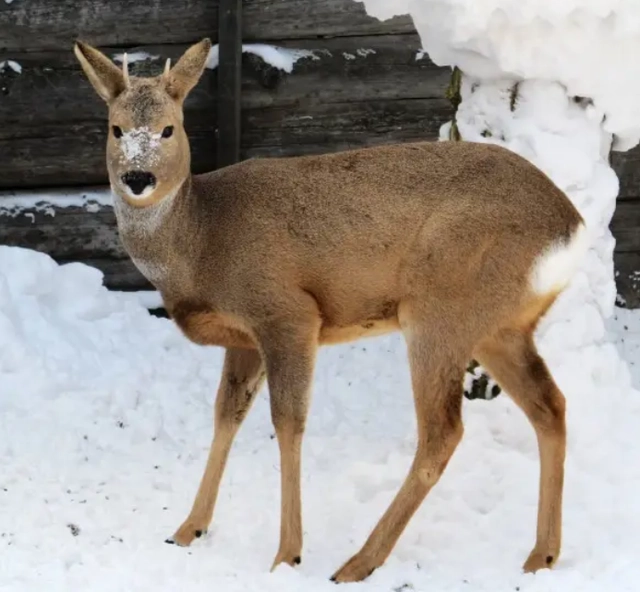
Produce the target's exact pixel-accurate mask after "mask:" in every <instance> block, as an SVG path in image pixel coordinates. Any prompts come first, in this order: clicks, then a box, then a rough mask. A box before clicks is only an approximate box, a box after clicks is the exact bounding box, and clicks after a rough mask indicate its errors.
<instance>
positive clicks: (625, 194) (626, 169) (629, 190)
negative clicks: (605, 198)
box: [611, 146, 640, 200]
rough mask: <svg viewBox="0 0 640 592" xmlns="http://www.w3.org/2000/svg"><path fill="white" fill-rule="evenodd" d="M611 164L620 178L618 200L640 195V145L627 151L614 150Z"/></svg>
mask: <svg viewBox="0 0 640 592" xmlns="http://www.w3.org/2000/svg"><path fill="white" fill-rule="evenodd" d="M611 165H612V166H613V169H614V170H615V171H616V173H617V175H618V178H619V179H620V193H619V195H618V200H625V199H635V198H636V197H637V196H639V195H640V146H636V147H635V148H633V149H632V150H628V151H627V152H612V153H611Z"/></svg>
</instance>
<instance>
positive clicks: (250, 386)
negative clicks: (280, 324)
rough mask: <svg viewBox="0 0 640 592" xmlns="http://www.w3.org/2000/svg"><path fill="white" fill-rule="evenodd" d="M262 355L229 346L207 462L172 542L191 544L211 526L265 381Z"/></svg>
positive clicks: (219, 388)
mask: <svg viewBox="0 0 640 592" xmlns="http://www.w3.org/2000/svg"><path fill="white" fill-rule="evenodd" d="M264 378H265V370H264V364H263V362H262V358H261V356H260V354H259V353H258V352H257V351H255V350H249V349H228V350H227V352H226V355H225V360H224V366H223V370H222V378H221V379H220V386H219V387H218V394H217V398H216V405H215V422H214V423H215V426H214V430H215V432H214V437H213V442H212V444H211V449H210V451H209V458H208V459H207V465H206V468H205V471H204V474H203V476H202V479H201V481H200V487H199V489H198V493H197V495H196V498H195V501H194V502H193V507H192V508H191V512H190V513H189V516H188V517H187V519H186V520H185V521H184V523H183V524H182V526H180V528H179V529H178V530H177V531H176V533H175V534H174V535H173V537H171V538H170V539H167V542H168V543H175V544H178V545H182V546H187V545H189V544H191V542H192V541H193V539H194V538H197V537H200V536H202V534H204V533H205V532H206V530H207V528H208V527H209V523H210V522H211V518H212V516H213V510H214V507H215V504H216V499H217V497H218V489H219V487H220V481H221V479H222V474H223V472H224V468H225V465H226V463H227V458H228V456H229V451H230V449H231V445H232V444H233V440H234V438H235V435H236V434H237V432H238V429H239V428H240V425H241V424H242V421H243V420H244V418H245V417H246V416H247V413H248V411H249V409H250V408H251V404H252V403H253V401H254V399H255V396H256V394H257V393H258V391H259V390H260V387H261V386H262V384H263V383H264Z"/></svg>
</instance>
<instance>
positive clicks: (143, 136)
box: [120, 127, 161, 166]
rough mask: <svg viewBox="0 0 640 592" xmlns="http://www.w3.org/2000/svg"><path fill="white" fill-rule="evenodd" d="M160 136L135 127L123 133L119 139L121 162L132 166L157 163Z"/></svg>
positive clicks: (148, 130)
mask: <svg viewBox="0 0 640 592" xmlns="http://www.w3.org/2000/svg"><path fill="white" fill-rule="evenodd" d="M160 138H161V134H160V133H159V132H153V131H152V130H150V129H149V128H148V127H136V128H133V129H131V130H128V131H126V132H123V134H122V137H121V138H120V148H121V150H122V160H123V161H125V162H127V163H129V164H133V165H137V166H143V165H153V164H157V163H158V161H159V159H160V158H159V157H160V154H159V148H160Z"/></svg>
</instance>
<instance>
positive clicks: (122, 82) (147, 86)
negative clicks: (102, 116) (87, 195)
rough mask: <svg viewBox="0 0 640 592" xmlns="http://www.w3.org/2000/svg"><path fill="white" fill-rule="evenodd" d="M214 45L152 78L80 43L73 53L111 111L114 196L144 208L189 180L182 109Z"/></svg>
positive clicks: (204, 44)
mask: <svg viewBox="0 0 640 592" xmlns="http://www.w3.org/2000/svg"><path fill="white" fill-rule="evenodd" d="M210 48H211V41H210V40H209V39H203V40H202V41H200V43H197V44H196V45H193V46H192V47H190V48H189V49H188V50H187V51H186V52H185V54H184V55H183V56H182V57H181V58H180V60H179V61H178V62H177V63H176V65H175V66H174V67H173V68H171V65H170V61H169V60H167V64H166V67H165V69H164V72H163V73H162V74H161V75H159V76H155V77H152V78H141V77H136V76H129V72H128V67H127V59H126V54H125V56H124V59H123V64H122V69H121V68H119V67H118V66H116V65H115V64H114V63H113V62H112V61H111V60H110V59H109V58H108V57H107V56H105V55H104V54H103V53H101V52H100V51H98V50H97V49H95V48H94V47H91V46H90V45H87V44H86V43H83V42H81V41H78V42H77V43H76V44H75V47H74V52H75V55H76V57H77V58H78V60H79V62H80V65H81V66H82V69H83V70H84V73H85V74H86V76H87V78H88V79H89V81H90V82H91V84H92V85H93V88H94V89H95V90H96V92H97V93H98V95H100V97H102V99H103V100H104V101H105V102H106V103H107V105H108V107H109V136H108V140H107V168H108V170H109V181H110V183H111V187H112V189H113V191H114V192H115V193H117V194H118V195H119V196H120V197H122V198H123V199H124V200H125V201H126V202H127V203H129V204H130V205H132V206H136V207H145V206H149V205H152V204H155V203H158V202H159V201H160V200H162V199H163V198H164V197H166V196H168V195H175V193H176V192H177V190H178V189H179V188H180V186H181V185H182V184H183V183H184V181H185V180H186V179H187V178H188V177H189V175H190V172H191V171H190V163H191V157H190V151H189V140H188V138H187V134H186V132H185V130H184V125H183V120H184V118H183V103H184V99H185V98H186V96H187V95H188V94H189V92H190V91H191V89H192V88H193V87H194V86H195V85H196V84H197V82H198V80H199V79H200V76H201V75H202V72H203V70H204V67H205V64H206V61H207V57H208V56H209V50H210Z"/></svg>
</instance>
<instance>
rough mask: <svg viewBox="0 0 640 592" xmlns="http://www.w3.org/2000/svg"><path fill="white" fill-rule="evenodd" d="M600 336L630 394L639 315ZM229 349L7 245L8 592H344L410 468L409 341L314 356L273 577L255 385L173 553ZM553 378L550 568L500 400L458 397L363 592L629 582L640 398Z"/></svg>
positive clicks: (528, 471)
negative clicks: (401, 530)
mask: <svg viewBox="0 0 640 592" xmlns="http://www.w3.org/2000/svg"><path fill="white" fill-rule="evenodd" d="M609 329H610V332H611V333H610V335H611V338H612V339H613V340H614V341H615V343H616V346H617V347H618V349H619V350H620V351H621V352H622V354H623V356H624V358H626V359H627V360H628V361H629V363H630V366H629V368H630V370H631V372H632V373H634V383H635V386H636V387H637V386H640V314H638V313H630V312H628V311H617V312H616V317H615V318H614V319H612V320H611V326H610V328H609ZM221 354H222V352H221V350H219V349H214V348H200V347H196V346H194V345H191V344H189V343H188V342H187V341H186V340H185V339H184V338H183V337H182V336H181V335H180V334H179V333H178V331H177V329H176V328H174V326H173V325H172V324H171V323H170V322H169V321H166V320H163V319H157V318H154V317H151V316H149V315H148V313H147V312H146V310H145V309H143V308H142V307H141V305H140V304H139V303H138V301H137V300H136V299H135V298H134V297H132V296H130V295H129V296H127V295H122V294H115V293H110V292H107V291H106V290H105V289H104V288H102V286H101V277H100V274H99V273H98V272H96V271H95V270H93V269H90V268H88V267H85V266H82V265H80V264H70V265H67V266H63V267H58V266H57V265H56V264H55V263H53V261H51V260H50V259H49V258H48V257H46V256H44V255H39V254H36V253H34V252H32V251H27V250H20V249H14V248H7V247H0V467H1V469H0V590H2V592H5V591H11V592H26V591H39V592H40V591H45V590H46V591H47V592H58V591H65V592H68V591H82V592H97V591H109V592H114V591H124V592H128V591H145V592H146V591H153V592H156V591H161V590H162V591H164V590H168V591H169V590H170V591H172V592H176V591H180V592H191V591H200V590H202V591H205V590H212V591H220V592H238V591H251V592H261V591H278V592H293V591H296V592H302V591H304V592H316V591H321V590H327V591H333V590H335V589H336V588H335V585H334V584H331V583H330V582H329V581H328V577H329V576H330V575H331V573H332V572H333V571H334V570H335V569H336V568H338V567H339V566H340V565H341V564H342V562H343V561H344V560H346V559H347V558H348V557H350V555H351V554H352V553H353V552H355V551H356V550H357V549H358V548H359V546H360V545H361V544H362V543H363V542H364V540H365V538H366V536H367V535H368V533H369V531H370V529H371V528H372V527H373V525H374V524H375V522H376V521H377V520H378V519H379V517H380V516H381V515H382V513H383V511H384V509H385V508H386V507H387V505H388V503H389V502H390V501H391V499H392V497H393V495H394V494H395V493H396V491H397V489H398V487H399V486H400V483H401V480H402V479H403V477H404V475H405V472H406V470H407V469H408V466H409V464H410V462H411V458H412V454H413V447H414V443H415V440H414V416H413V403H412V400H411V394H410V388H409V375H408V369H407V364H406V362H405V352H404V345H403V343H402V341H401V338H400V337H399V336H392V337H385V338H379V339H374V340H367V341H361V342H359V343H357V344H354V345H349V346H339V347H333V348H330V349H324V350H322V353H321V356H320V360H319V366H318V369H317V375H316V382H315V389H314V403H313V407H312V412H311V417H310V422H309V428H308V435H307V438H306V441H305V448H304V464H303V488H304V489H303V495H304V501H303V503H304V520H305V532H306V541H305V554H304V557H303V562H302V565H301V566H299V568H297V569H296V570H293V569H291V568H288V567H282V568H280V569H279V570H278V571H276V572H275V573H274V574H269V573H268V568H269V567H270V565H271V561H272V559H273V555H274V554H275V551H276V546H277V537H278V527H279V474H278V456H277V446H276V442H275V440H274V439H273V437H272V429H271V425H270V421H269V412H268V404H267V398H266V392H263V393H262V395H261V396H260V397H259V399H258V401H257V403H256V406H255V407H254V409H253V412H252V413H251V415H250V416H249V418H248V420H247V422H246V423H245V425H244V427H243V429H242V431H241V433H240V435H239V437H238V440H237V442H236V445H235V447H234V449H233V451H232V455H231V459H230V463H229V466H228V469H227V472H226V475H225V479H224V481H223V485H222V489H221V494H220V499H219V503H218V508H217V513H216V516H215V518H214V526H213V528H212V529H211V531H210V533H209V535H208V536H207V537H205V538H204V539H200V540H198V541H196V544H194V546H193V547H191V548H189V549H183V548H178V547H175V546H170V545H165V544H164V543H163V541H164V539H165V538H166V537H167V536H168V535H170V534H172V533H173V531H174V529H175V528H176V527H177V526H178V525H179V524H180V523H181V521H182V519H183V518H184V517H185V516H186V514H187V512H188V510H189V508H190V504H191V502H192V499H193V496H194V494H195V490H196V487H197V484H198V480H199V478H200V475H201V472H202V469H203V466H204V462H205V458H206V453H207V450H208V446H209V442H210V438H211V429H212V426H211V402H212V398H213V395H214V392H215V389H216V386H217V380H218V377H219V372H220V365H221V359H222V355H221ZM615 358H616V357H615V356H613V359H614V360H615ZM611 371H612V372H626V371H627V370H626V368H625V366H618V367H615V366H614V367H612V368H611ZM587 372H588V369H585V373H587ZM579 383H580V377H577V378H576V380H575V381H574V382H573V384H579ZM560 384H561V387H562V388H564V389H565V391H566V392H567V396H568V399H569V411H568V422H569V451H568V460H567V484H566V503H565V537H564V553H563V556H562V558H561V560H560V562H559V564H558V566H557V568H556V569H555V570H554V571H553V572H548V571H544V572H540V573H538V574H537V575H536V576H531V575H528V576H525V575H523V574H522V573H521V572H520V565H521V563H522V562H523V561H524V559H525V558H526V555H527V553H528V552H529V550H530V548H531V546H532V545H533V541H534V535H535V532H534V531H535V511H536V503H537V479H538V475H537V472H538V461H537V452H536V446H535V441H534V436H533V432H532V430H531V428H530V427H529V425H528V424H527V423H526V421H525V419H524V418H523V416H522V415H521V413H520V412H519V411H518V410H517V409H516V408H515V407H514V405H513V404H511V403H510V401H509V400H508V399H507V398H506V397H505V396H500V397H498V399H496V400H495V401H492V402H485V401H472V402H469V401H465V425H466V435H465V438H464V441H463V443H462V445H461V446H460V448H459V449H458V451H457V453H456V455H455V456H454V459H453V460H452V462H451V464H450V465H449V468H448V470H447V471H446V473H445V475H444V477H443V479H442V480H441V482H440V484H439V485H438V486H437V487H436V489H435V490H434V491H433V492H432V494H431V495H430V496H429V497H428V498H427V501H426V502H425V504H424V505H423V507H422V508H421V509H420V511H419V512H418V514H417V515H416V516H415V518H414V519H413V521H412V522H411V524H410V526H409V527H408V529H407V530H406V531H405V534H404V536H403V537H402V538H401V539H400V542H399V543H398V545H397V546H396V548H395V550H394V552H393V554H392V556H391V557H390V559H389V561H388V562H387V564H386V565H385V567H383V568H382V569H380V570H379V571H377V572H376V573H375V574H374V575H373V576H372V577H371V578H370V579H369V580H368V581H367V582H365V583H363V584H354V585H352V587H353V589H354V590H368V591H372V592H373V591H385V592H387V591H401V590H402V591H404V590H406V591H411V590H419V591H431V590H433V591H438V592H446V591H455V592H462V591H465V592H475V591H480V590H482V591H485V590H486V591H491V592H502V591H505V592H506V591H509V592H513V591H516V590H520V591H522V592H525V591H531V592H533V591H536V592H539V591H551V590H553V591H554V592H555V591H558V590H563V591H567V592H577V591H580V592H590V591H598V592H602V591H605V590H606V591H615V592H626V591H631V590H634V591H637V590H638V589H639V586H640V563H638V557H640V536H638V532H640V502H639V501H638V500H639V499H640V463H639V462H638V458H640V438H638V427H639V424H640V394H639V393H638V392H637V391H628V392H610V391H606V392H602V393H601V394H600V395H599V396H597V397H595V396H594V397H592V396H591V395H587V396H586V397H581V396H580V392H579V390H580V389H576V388H571V385H570V384H567V383H566V380H565V382H562V381H561V382H560ZM567 387H569V388H567ZM587 391H588V392H591V391H593V389H587Z"/></svg>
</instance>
